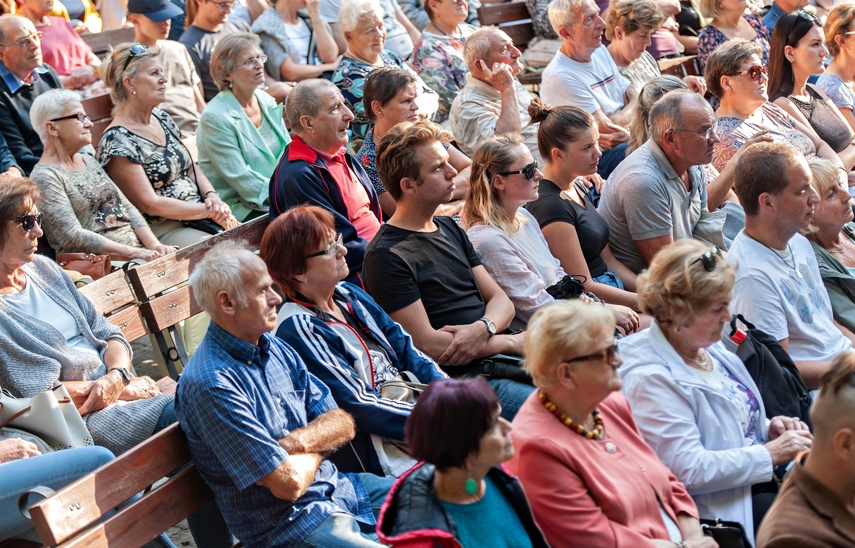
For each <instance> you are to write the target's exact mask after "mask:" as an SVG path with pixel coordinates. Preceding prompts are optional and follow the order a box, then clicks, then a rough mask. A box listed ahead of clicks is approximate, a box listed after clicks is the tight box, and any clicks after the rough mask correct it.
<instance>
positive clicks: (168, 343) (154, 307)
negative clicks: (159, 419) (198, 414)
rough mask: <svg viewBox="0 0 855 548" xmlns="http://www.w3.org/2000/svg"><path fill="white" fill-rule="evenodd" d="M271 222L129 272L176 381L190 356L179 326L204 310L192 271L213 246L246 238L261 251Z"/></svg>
mask: <svg viewBox="0 0 855 548" xmlns="http://www.w3.org/2000/svg"><path fill="white" fill-rule="evenodd" d="M268 219H269V217H268V216H267V215H264V216H262V217H259V218H257V219H253V220H252V221H249V222H247V223H244V224H242V225H240V226H238V227H236V228H233V229H231V230H228V231H226V232H223V233H221V234H218V235H216V236H214V237H213V238H209V239H207V240H204V241H202V242H199V243H197V244H194V245H191V246H188V247H185V248H184V249H181V250H179V251H178V252H177V253H174V254H172V255H167V256H166V257H161V258H159V259H155V260H154V261H151V262H148V263H146V264H144V265H141V266H139V267H137V268H134V269H131V270H129V271H128V280H129V281H130V284H131V288H132V289H133V291H134V294H135V295H136V297H137V299H138V301H139V311H140V314H141V315H142V317H143V319H144V321H145V324H146V327H147V328H148V332H149V333H152V334H153V335H154V338H155V341H156V343H157V345H158V350H159V351H160V353H161V355H162V356H163V357H164V360H165V361H166V369H167V371H168V373H169V376H170V377H172V378H173V379H176V380H177V379H178V375H179V374H180V373H181V369H182V368H183V366H184V364H186V363H187V353H186V352H185V350H184V346H183V344H182V342H181V338H180V337H179V336H178V331H177V327H176V326H177V324H178V323H179V322H181V321H183V320H186V319H188V318H190V317H192V316H195V315H196V314H198V313H200V312H201V311H202V310H201V308H199V305H198V303H197V302H196V299H195V298H193V291H192V290H191V289H190V286H188V285H187V280H188V279H189V278H190V272H191V271H192V270H193V268H194V267H195V266H196V264H197V263H198V262H199V261H200V260H201V258H202V257H203V256H204V255H205V253H207V252H208V250H209V249H210V248H211V247H212V246H214V245H215V244H217V243H218V242H221V241H224V240H230V239H232V240H238V239H242V240H245V241H246V242H247V243H248V244H249V246H250V248H251V249H252V250H253V251H257V250H258V247H259V245H260V244H261V236H262V235H263V234H264V229H265V228H267V225H268V222H269V221H268Z"/></svg>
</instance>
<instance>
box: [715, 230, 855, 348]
mask: <svg viewBox="0 0 855 548" xmlns="http://www.w3.org/2000/svg"><path fill="white" fill-rule="evenodd" d="M727 260H728V261H730V262H731V263H734V264H736V266H737V273H736V284H735V285H734V286H733V301H731V304H730V307H731V310H732V311H733V313H734V314H736V313H738V314H742V315H743V316H745V319H746V320H748V321H749V322H751V323H753V324H754V325H756V326H757V327H758V328H759V329H761V330H763V331H765V332H766V333H768V334H769V335H771V336H773V337H775V339H777V340H782V339H789V346H790V348H789V353H790V356H792V358H793V360H795V361H821V360H830V359H832V358H834V357H835V356H837V355H838V354H839V353H841V352H843V351H845V350H849V349H850V348H852V343H851V342H850V341H849V339H847V338H846V337H844V336H843V334H842V333H841V332H840V330H839V329H838V328H837V326H835V325H834V321H833V317H832V314H831V302H830V301H829V300H828V293H827V292H826V290H825V286H824V285H823V283H822V279H821V278H820V275H819V267H818V266H817V263H816V256H815V255H814V253H813V249H812V248H811V245H810V242H808V240H807V239H806V238H805V237H804V236H802V235H800V234H796V235H795V236H793V237H792V238H791V239H790V241H789V242H788V243H787V251H785V252H780V251H776V250H774V249H770V248H768V247H766V246H765V245H763V244H761V243H760V242H757V241H755V240H754V239H752V238H750V237H749V236H746V234H745V231H742V232H740V233H739V235H738V236H736V239H734V240H733V245H732V246H731V248H730V251H729V252H728V254H727ZM794 267H795V268H794ZM799 274H801V276H799Z"/></svg>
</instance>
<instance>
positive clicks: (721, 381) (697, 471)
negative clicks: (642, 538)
mask: <svg viewBox="0 0 855 548" xmlns="http://www.w3.org/2000/svg"><path fill="white" fill-rule="evenodd" d="M735 279H736V267H735V266H733V265H732V264H730V263H728V262H727V261H726V260H725V259H724V254H723V253H722V252H721V251H719V250H718V249H717V248H712V249H711V248H710V247H709V245H708V244H705V243H702V242H699V241H697V240H679V241H677V242H675V243H673V244H671V245H670V246H668V247H666V248H665V249H663V250H662V251H660V252H659V253H658V254H657V255H656V257H655V258H654V259H653V261H652V262H651V263H650V269H649V270H647V271H646V272H644V273H643V274H641V275H640V276H639V277H638V300H639V302H640V304H641V308H642V310H644V312H646V313H647V314H650V315H651V316H653V317H654V318H655V320H656V321H655V323H654V324H653V325H652V326H651V327H650V329H647V330H645V331H644V332H642V333H639V334H636V335H631V336H629V337H626V338H625V339H621V340H620V341H619V342H618V348H619V350H620V353H621V356H623V361H624V363H623V365H622V366H621V368H620V376H621V378H622V379H623V392H624V394H626V397H627V398H628V399H629V403H630V404H631V405H632V414H633V417H634V418H635V421H636V422H637V423H638V428H639V430H641V433H642V434H643V435H644V439H645V440H647V442H648V443H649V444H650V446H651V447H652V448H653V450H654V451H655V452H656V454H657V455H659V458H660V459H662V462H663V463H665V465H666V466H668V468H670V469H671V471H672V472H674V474H675V475H676V476H677V479H679V480H680V481H682V482H683V483H684V484H685V485H686V488H687V489H688V491H689V494H691V495H692V497H693V498H694V500H695V503H696V504H697V505H698V511H699V513H700V517H701V519H721V520H727V521H736V522H738V523H740V524H742V526H743V527H744V528H745V531H746V533H747V535H748V538H749V539H753V538H754V531H755V530H756V527H757V525H758V524H759V523H760V520H761V519H762V518H763V515H764V514H765V512H766V510H768V508H769V506H770V505H771V503H772V501H773V500H774V497H775V494H776V493H777V487H776V483H775V481H774V479H773V474H774V470H775V467H777V466H782V465H787V464H788V463H790V462H791V461H792V460H793V458H794V457H795V456H796V454H798V453H799V452H800V451H804V450H806V449H810V446H811V440H812V437H811V434H810V432H809V431H808V427H807V425H806V424H804V423H803V422H802V421H800V420H799V419H798V417H796V418H790V417H780V416H779V417H774V418H772V419H771V421H767V417H766V412H765V408H764V405H763V399H762V397H761V392H760V390H759V388H758V387H757V385H756V384H755V381H754V380H753V379H752V378H751V375H750V374H749V373H748V370H747V369H746V368H745V366H744V365H743V363H742V362H741V361H740V359H739V358H738V357H737V356H736V355H735V354H734V353H732V352H731V351H730V350H728V348H727V347H726V346H725V345H724V343H723V342H722V341H721V337H722V329H723V328H724V326H725V324H726V323H728V322H730V320H731V314H730V309H729V308H728V306H729V303H730V298H731V291H732V289H733V284H734V281H735Z"/></svg>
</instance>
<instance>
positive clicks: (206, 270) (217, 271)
mask: <svg viewBox="0 0 855 548" xmlns="http://www.w3.org/2000/svg"><path fill="white" fill-rule="evenodd" d="M244 252H245V253H249V254H252V255H253V256H254V254H253V253H252V251H251V250H250V249H249V245H248V244H247V243H246V242H245V241H244V240H237V241H233V240H226V241H224V242H220V243H218V244H216V245H215V246H213V247H212V248H211V249H209V250H208V252H207V253H205V255H204V257H202V260H201V261H199V263H198V264H197V265H196V267H195V268H194V269H193V272H191V273H190V279H189V283H190V288H191V289H192V290H193V295H194V296H195V297H196V302H197V303H199V306H200V307H202V310H204V311H205V312H207V313H209V314H210V313H211V312H212V311H215V310H216V307H217V303H216V300H215V297H216V295H217V293H219V292H220V291H225V292H226V293H228V294H229V295H231V296H232V297H234V298H235V299H236V300H237V302H238V304H240V305H241V306H242V307H246V306H247V305H248V303H249V301H248V300H247V298H246V293H245V292H244V289H243V279H242V275H243V273H244V271H245V269H246V265H245V264H244V261H243V259H244V258H245V256H246V255H245V253H244ZM259 260H260V259H259Z"/></svg>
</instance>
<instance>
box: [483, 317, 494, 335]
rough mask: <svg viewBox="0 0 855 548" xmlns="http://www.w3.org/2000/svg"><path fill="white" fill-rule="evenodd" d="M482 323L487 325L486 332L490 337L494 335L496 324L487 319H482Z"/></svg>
mask: <svg viewBox="0 0 855 548" xmlns="http://www.w3.org/2000/svg"><path fill="white" fill-rule="evenodd" d="M482 321H483V322H484V323H486V324H487V331H489V332H490V334H491V335H495V334H496V324H495V323H493V320H491V319H489V318H483V320H482Z"/></svg>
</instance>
